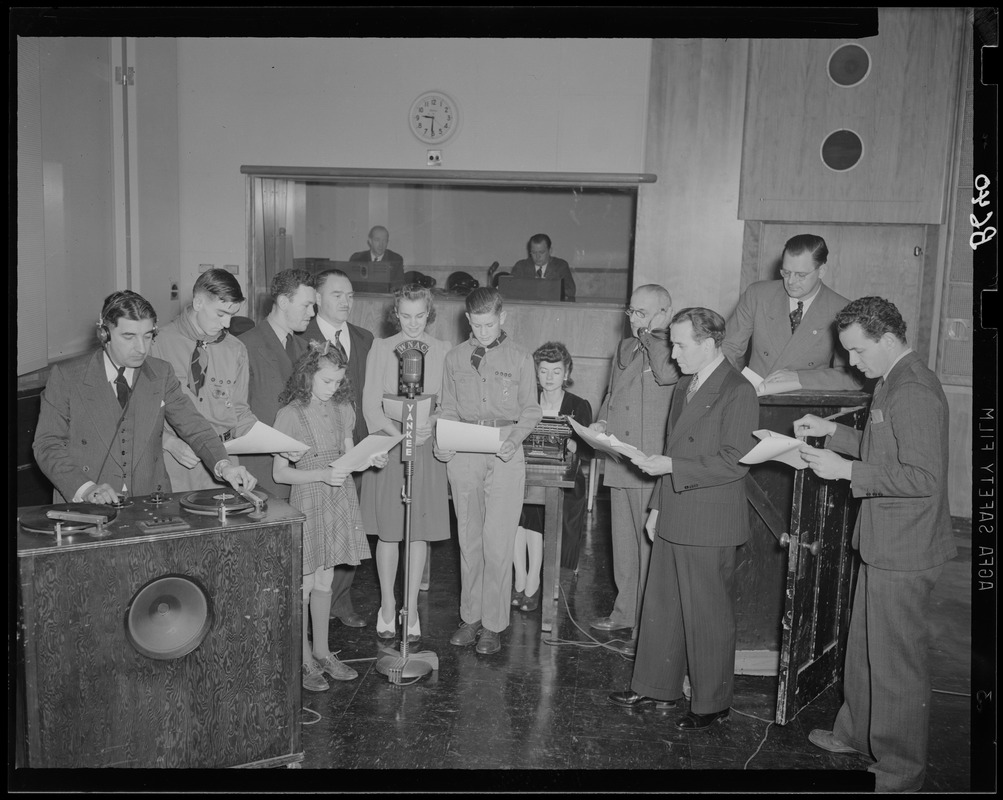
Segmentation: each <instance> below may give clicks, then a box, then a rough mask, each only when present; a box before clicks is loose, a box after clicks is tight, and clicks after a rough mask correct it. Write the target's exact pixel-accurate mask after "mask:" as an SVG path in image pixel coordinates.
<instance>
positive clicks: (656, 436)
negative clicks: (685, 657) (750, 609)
mask: <svg viewBox="0 0 1003 800" xmlns="http://www.w3.org/2000/svg"><path fill="white" fill-rule="evenodd" d="M624 313H625V314H626V315H627V319H628V321H629V322H630V332H631V335H630V336H629V337H627V338H626V339H624V340H623V341H621V342H620V344H619V346H618V347H617V352H616V356H615V357H614V358H613V366H612V369H611V370H610V380H609V387H608V389H607V391H606V397H605V398H604V399H603V402H602V406H601V407H600V409H599V414H598V418H597V420H596V422H594V423H592V425H590V426H589V427H590V428H591V429H592V430H594V431H598V432H599V433H606V434H609V435H611V436H616V438H617V439H619V440H620V441H623V442H627V443H628V444H632V445H634V446H635V447H637V448H639V449H640V450H641V451H642V452H644V453H645V454H657V453H661V452H662V450H663V448H664V445H665V423H666V420H667V419H668V415H669V402H670V401H671V400H672V390H673V387H674V386H675V384H676V381H678V380H679V370H678V369H677V368H676V365H675V362H673V360H672V352H671V347H670V345H669V337H668V328H669V320H671V319H672V298H671V297H670V295H669V293H668V291H666V290H665V288H664V287H662V286H659V285H657V284H653V283H651V284H646V285H644V286H639V287H638V288H637V289H635V290H634V293H633V294H632V295H631V296H630V305H629V306H627V308H626V309H624ZM655 481H656V479H655V478H654V477H649V476H648V475H645V474H644V473H643V472H641V471H640V470H639V469H638V468H637V467H635V466H634V465H633V464H631V463H630V462H628V461H621V462H616V461H613V460H612V459H607V461H606V472H605V477H604V479H603V483H605V485H606V486H608V487H609V489H610V512H611V517H612V540H613V580H614V582H615V583H616V590H617V596H616V600H615V601H614V603H613V610H612V611H610V613H609V616H606V617H600V618H599V619H594V620H592V621H591V623H590V625H591V626H592V627H593V628H596V629H598V630H604V631H615V630H627V629H633V636H632V637H631V638H630V640H629V641H628V642H627V644H625V645H622V646H621V648H620V649H621V652H623V653H624V655H627V656H629V657H631V658H632V657H633V656H634V651H635V643H636V641H637V632H638V629H639V627H640V621H641V617H640V613H641V598H642V597H643V596H644V583H645V578H646V577H647V574H648V560H649V558H650V556H651V542H650V540H649V539H648V537H647V535H646V534H645V532H644V523H645V518H646V516H647V511H648V500H649V499H650V498H651V492H652V489H653V488H654V486H655Z"/></svg>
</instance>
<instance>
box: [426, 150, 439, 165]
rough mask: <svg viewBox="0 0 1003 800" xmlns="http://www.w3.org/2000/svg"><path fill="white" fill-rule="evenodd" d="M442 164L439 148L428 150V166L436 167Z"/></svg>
mask: <svg viewBox="0 0 1003 800" xmlns="http://www.w3.org/2000/svg"><path fill="white" fill-rule="evenodd" d="M441 164H442V151H441V150H429V151H428V166H430V167H438V166H439V165H441Z"/></svg>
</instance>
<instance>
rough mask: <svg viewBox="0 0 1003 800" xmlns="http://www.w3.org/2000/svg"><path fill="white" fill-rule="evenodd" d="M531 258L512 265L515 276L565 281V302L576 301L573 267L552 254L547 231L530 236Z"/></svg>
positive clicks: (513, 275)
mask: <svg viewBox="0 0 1003 800" xmlns="http://www.w3.org/2000/svg"><path fill="white" fill-rule="evenodd" d="M527 247H528V249H529V258H524V259H522V260H521V261H517V262H515V266H513V267H512V277H513V278H540V279H541V280H545V281H559V280H563V281H564V302H566V303H573V302H575V278H574V276H573V275H572V274H571V267H570V266H569V265H568V262H567V261H565V260H564V259H563V258H556V257H554V256H552V255H550V248H551V247H552V245H551V242H550V237H549V236H547V234H545V233H537V234H534V235H533V236H531V237H530V239H529V244H528V245H527Z"/></svg>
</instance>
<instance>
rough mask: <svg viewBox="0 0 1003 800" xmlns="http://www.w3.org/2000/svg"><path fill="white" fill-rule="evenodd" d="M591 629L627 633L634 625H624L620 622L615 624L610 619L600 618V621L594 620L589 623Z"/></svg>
mask: <svg viewBox="0 0 1003 800" xmlns="http://www.w3.org/2000/svg"><path fill="white" fill-rule="evenodd" d="M589 627H590V628H595V629H597V630H600V631H625V630H627V628H632V627H633V625H623V624H622V623H619V622H614V621H613V620H612V619H611V618H610V617H599V619H594V620H592V621H591V622H590V623H589Z"/></svg>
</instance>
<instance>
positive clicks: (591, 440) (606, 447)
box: [568, 417, 646, 461]
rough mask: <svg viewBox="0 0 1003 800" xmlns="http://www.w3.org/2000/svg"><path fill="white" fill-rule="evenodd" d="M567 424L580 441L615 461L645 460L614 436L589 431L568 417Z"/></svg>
mask: <svg viewBox="0 0 1003 800" xmlns="http://www.w3.org/2000/svg"><path fill="white" fill-rule="evenodd" d="M568 423H569V424H570V425H571V427H572V428H573V429H574V431H575V433H577V434H578V435H579V436H580V437H581V438H582V441H584V442H587V443H588V444H590V445H592V448H593V449H594V450H601V451H602V452H604V453H606V454H608V455H611V456H613V458H614V459H616V460H617V461H619V460H620V456H627V458H646V456H645V455H644V453H642V452H641V451H640V450H638V449H637V448H636V447H634V445H632V444H627V443H626V442H621V441H620V440H619V439H617V438H616V437H615V436H608V435H606V434H605V433H598V432H597V431H593V430H589V429H588V428H586V427H585V426H584V425H582V424H580V423H578V422H575V421H574V420H573V419H572V418H571V417H568Z"/></svg>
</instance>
